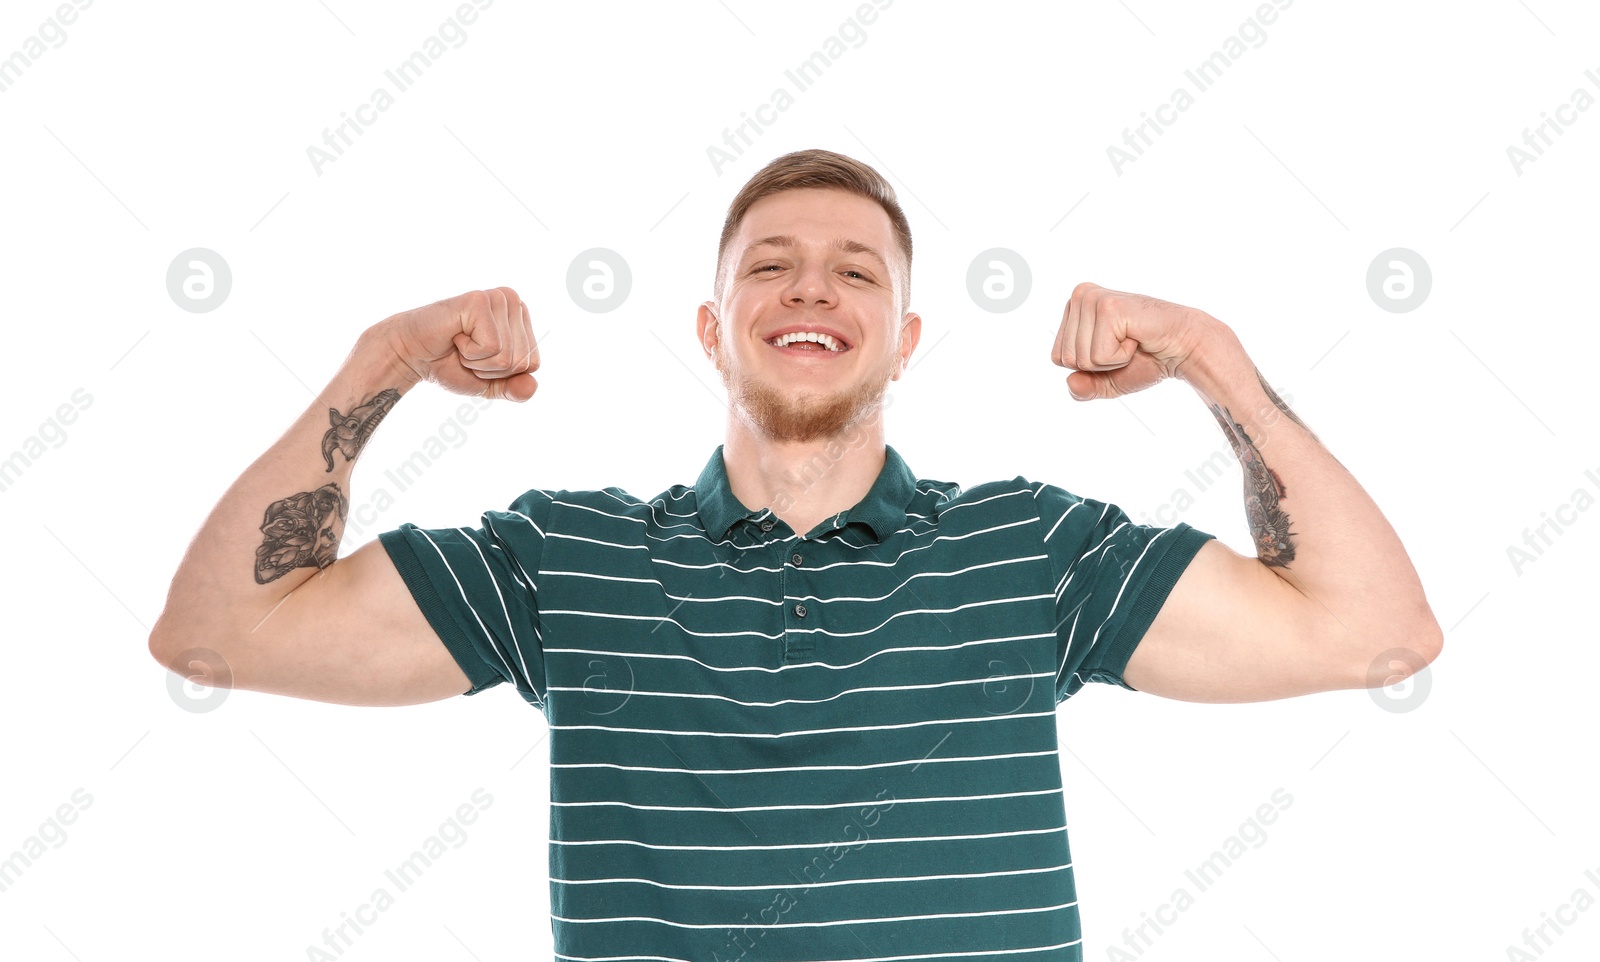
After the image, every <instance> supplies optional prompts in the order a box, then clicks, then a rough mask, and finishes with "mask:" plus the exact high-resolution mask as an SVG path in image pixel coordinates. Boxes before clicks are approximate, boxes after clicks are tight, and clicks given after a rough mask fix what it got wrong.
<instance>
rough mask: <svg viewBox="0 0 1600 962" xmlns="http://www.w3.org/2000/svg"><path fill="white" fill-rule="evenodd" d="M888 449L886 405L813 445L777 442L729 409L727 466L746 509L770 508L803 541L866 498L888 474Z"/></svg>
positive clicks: (725, 447) (735, 492) (724, 451)
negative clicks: (883, 474)
mask: <svg viewBox="0 0 1600 962" xmlns="http://www.w3.org/2000/svg"><path fill="white" fill-rule="evenodd" d="M884 448H885V443H884V434H883V408H882V405H881V403H880V404H877V405H873V406H872V407H871V408H869V409H868V410H867V411H866V412H864V413H863V414H862V416H861V417H860V418H858V419H857V420H856V422H855V423H854V424H852V425H849V426H848V427H846V428H845V429H844V430H842V431H840V432H838V433H836V434H833V435H830V436H828V437H824V438H818V439H816V440H813V441H777V440H774V439H772V438H771V437H769V436H767V435H766V434H763V433H761V432H760V431H758V430H757V429H755V428H754V427H752V426H751V425H750V424H749V423H748V422H747V421H746V420H745V419H744V418H742V417H740V416H739V414H738V413H737V412H735V411H731V410H730V412H729V414H728V432H727V438H726V440H725V441H724V442H723V446H722V461H723V466H724V467H725V468H726V469H727V471H728V485H729V487H730V488H731V489H732V491H733V496H734V497H736V498H738V499H739V501H740V503H741V504H743V505H745V507H748V508H752V509H760V508H768V507H770V508H771V509H772V513H773V514H775V515H777V516H778V517H779V518H780V519H781V520H782V521H783V522H784V523H785V524H787V525H788V526H789V527H790V528H791V529H793V530H794V531H795V532H796V533H797V534H800V535H802V536H803V535H805V534H806V533H807V532H809V531H810V530H811V529H812V528H814V527H816V525H817V523H818V522H820V521H821V520H822V519H824V518H827V517H830V516H832V515H835V514H838V513H839V512H840V511H845V510H848V509H850V508H852V507H855V505H856V504H857V503H859V502H860V501H861V499H862V498H864V497H866V496H867V492H868V491H870V490H872V485H873V483H874V482H876V481H877V480H878V475H879V474H880V473H881V472H882V471H883V464H884V457H885V453H884Z"/></svg>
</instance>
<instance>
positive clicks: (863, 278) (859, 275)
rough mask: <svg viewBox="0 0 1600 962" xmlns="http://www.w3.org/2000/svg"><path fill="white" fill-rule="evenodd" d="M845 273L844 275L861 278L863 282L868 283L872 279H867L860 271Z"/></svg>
mask: <svg viewBox="0 0 1600 962" xmlns="http://www.w3.org/2000/svg"><path fill="white" fill-rule="evenodd" d="M845 273H846V274H854V275H855V276H857V277H859V278H861V279H862V280H864V281H869V280H871V279H872V278H870V277H868V276H867V275H865V274H863V273H861V272H860V271H845Z"/></svg>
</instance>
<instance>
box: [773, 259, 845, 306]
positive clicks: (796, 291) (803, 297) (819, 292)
mask: <svg viewBox="0 0 1600 962" xmlns="http://www.w3.org/2000/svg"><path fill="white" fill-rule="evenodd" d="M784 303H785V304H788V305H790V306H793V307H803V306H805V305H806V304H822V305H832V304H833V303H834V296H833V275H832V274H830V273H828V271H827V269H826V268H824V267H822V266H820V265H805V264H802V265H800V266H797V267H796V268H794V269H793V270H792V271H790V272H789V287H788V290H786V291H785V292H784Z"/></svg>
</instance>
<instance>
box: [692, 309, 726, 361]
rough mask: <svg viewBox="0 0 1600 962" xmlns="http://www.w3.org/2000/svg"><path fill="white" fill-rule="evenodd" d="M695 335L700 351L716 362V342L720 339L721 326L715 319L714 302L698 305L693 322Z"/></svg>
mask: <svg viewBox="0 0 1600 962" xmlns="http://www.w3.org/2000/svg"><path fill="white" fill-rule="evenodd" d="M695 333H696V335H697V336H698V337H699V338H700V349H701V350H702V351H704V352H705V355H706V357H708V358H710V359H711V360H712V361H713V362H715V361H716V359H717V355H716V346H717V342H718V341H719V340H720V339H721V337H722V324H721V322H720V321H719V320H718V319H717V305H716V302H714V301H705V302H704V303H702V304H701V305H700V310H699V312H698V314H697V316H696V320H695Z"/></svg>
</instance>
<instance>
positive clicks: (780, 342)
mask: <svg viewBox="0 0 1600 962" xmlns="http://www.w3.org/2000/svg"><path fill="white" fill-rule="evenodd" d="M795 341H811V342H813V343H816V344H821V345H822V346H823V347H825V348H827V349H828V350H830V351H842V350H844V348H843V347H841V346H840V345H839V342H838V341H836V340H834V339H833V338H832V337H831V336H830V335H827V334H819V333H817V332H816V331H797V332H795V333H793V334H784V335H783V336H781V337H775V338H773V339H772V343H773V345H774V346H776V347H788V346H789V345H790V344H793V343H794V342H795Z"/></svg>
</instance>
